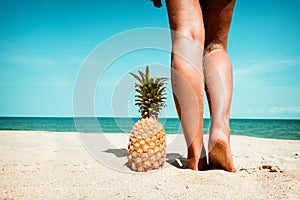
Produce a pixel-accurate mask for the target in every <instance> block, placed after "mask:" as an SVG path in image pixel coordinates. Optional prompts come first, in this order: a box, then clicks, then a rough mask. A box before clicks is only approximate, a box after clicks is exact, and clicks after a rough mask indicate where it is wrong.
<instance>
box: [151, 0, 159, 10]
mask: <svg viewBox="0 0 300 200" xmlns="http://www.w3.org/2000/svg"><path fill="white" fill-rule="evenodd" d="M151 1H152V2H153V5H154V6H155V7H156V8H161V7H162V4H161V0H151Z"/></svg>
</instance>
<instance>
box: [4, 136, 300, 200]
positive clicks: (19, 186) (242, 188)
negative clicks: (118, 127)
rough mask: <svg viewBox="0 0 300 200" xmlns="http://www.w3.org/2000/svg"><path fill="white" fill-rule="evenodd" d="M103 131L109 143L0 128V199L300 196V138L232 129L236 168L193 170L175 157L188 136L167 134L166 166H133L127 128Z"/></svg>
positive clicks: (259, 197) (293, 197)
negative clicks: (142, 168) (139, 168)
mask: <svg viewBox="0 0 300 200" xmlns="http://www.w3.org/2000/svg"><path fill="white" fill-rule="evenodd" d="M91 137H93V136H91ZM105 138H107V139H108V141H110V143H112V147H114V148H111V147H108V148H106V147H104V146H102V147H99V148H96V145H95V144H96V143H97V142H94V144H88V145H87V142H85V143H84V145H83V144H82V137H79V135H78V134H77V133H56V132H40V131H0V199H207V198H208V199H300V169H299V167H300V158H299V154H300V141H299V140H298V141H291V140H275V139H261V138H251V137H244V136H232V137H231V146H232V153H233V159H234V163H235V166H236V167H237V170H238V171H237V172H236V173H229V172H225V171H223V170H209V171H201V172H196V171H192V170H188V169H182V168H180V166H179V164H178V162H176V161H175V162H173V161H174V159H175V158H178V156H179V157H180V158H179V160H180V162H181V163H183V164H184V157H185V152H184V144H185V143H184V140H183V138H182V137H181V136H176V135H175V136H174V135H168V136H167V139H168V141H169V149H168V155H167V162H166V164H165V166H164V168H163V169H160V170H156V171H153V172H150V173H133V172H131V171H130V170H129V169H128V168H127V167H126V165H124V164H125V163H126V151H125V150H124V149H125V148H126V144H127V139H128V135H125V134H119V135H117V134H105ZM176 138H177V139H176ZM83 140H84V139H83ZM175 140H176V142H173V141H175ZM95 141H97V140H95ZM170 141H171V142H170ZM85 146H88V150H87V149H86V148H85ZM93 147H95V148H93ZM93 151H94V152H97V151H100V152H101V153H99V155H95V154H93V155H91V153H93ZM99 158H100V161H99V160H98V159H99ZM101 159H102V160H101Z"/></svg>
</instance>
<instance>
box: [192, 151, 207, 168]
mask: <svg viewBox="0 0 300 200" xmlns="http://www.w3.org/2000/svg"><path fill="white" fill-rule="evenodd" d="M187 168H188V169H191V170H195V171H198V170H200V171H201V170H206V169H207V168H208V165H207V158H206V152H205V149H204V148H202V152H201V156H200V157H199V156H195V157H190V158H188V159H187Z"/></svg>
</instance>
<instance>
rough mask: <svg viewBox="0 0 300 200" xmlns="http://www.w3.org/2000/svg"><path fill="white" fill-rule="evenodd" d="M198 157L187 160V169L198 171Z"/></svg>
mask: <svg viewBox="0 0 300 200" xmlns="http://www.w3.org/2000/svg"><path fill="white" fill-rule="evenodd" d="M198 163H199V157H191V158H188V159H187V168H188V169H191V170H195V171H198Z"/></svg>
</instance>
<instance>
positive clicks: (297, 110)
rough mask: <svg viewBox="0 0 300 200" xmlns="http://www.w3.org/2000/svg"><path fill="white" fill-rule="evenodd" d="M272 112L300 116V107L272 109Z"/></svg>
mask: <svg viewBox="0 0 300 200" xmlns="http://www.w3.org/2000/svg"><path fill="white" fill-rule="evenodd" d="M270 112H271V113H272V114H278V113H293V114H299V113H300V107H297V106H290V107H272V108H270Z"/></svg>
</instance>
